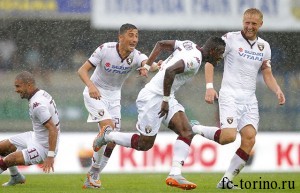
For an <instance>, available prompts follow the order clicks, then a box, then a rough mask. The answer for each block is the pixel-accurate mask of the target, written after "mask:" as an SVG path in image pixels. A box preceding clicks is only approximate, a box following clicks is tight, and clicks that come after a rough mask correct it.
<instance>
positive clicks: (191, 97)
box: [0, 0, 300, 169]
mask: <svg viewBox="0 0 300 193" xmlns="http://www.w3.org/2000/svg"><path fill="white" fill-rule="evenodd" d="M150 2H151V3H150ZM180 2H181V3H182V2H184V1H179V0H177V1H176V0H168V1H162V0H153V1H142V0H124V1H117V0H111V1H109V0H101V1H98V3H97V1H89V0H81V1H75V0H35V1H33V0H32V1H30V0H27V1H25V0H24V1H22V0H10V1H8V0H7V1H6V0H1V1H0V18H1V20H0V22H1V25H0V50H1V51H2V53H1V54H2V55H1V54H0V55H1V56H3V53H4V52H5V51H7V49H8V48H9V47H8V46H7V45H8V44H10V46H14V49H11V50H12V52H11V53H12V54H11V57H10V58H9V59H8V60H7V58H4V57H2V58H1V63H0V132H1V133H7V132H22V131H27V130H30V129H31V122H30V120H29V116H28V109H27V103H26V102H25V101H24V100H20V99H19V96H18V95H17V94H16V93H14V86H13V85H14V78H15V75H16V73H18V72H20V71H21V70H23V69H26V70H28V69H29V68H30V66H29V64H28V63H26V61H27V59H26V54H28V52H29V51H30V50H31V49H32V48H33V47H38V49H39V53H40V63H39V64H40V65H41V67H42V69H44V70H46V73H47V74H48V75H49V79H47V78H46V77H47V76H45V74H43V73H39V71H38V73H37V74H36V75H37V81H38V85H39V87H40V88H43V89H45V90H47V91H48V92H49V93H51V94H52V96H53V97H54V98H55V100H56V103H57V106H58V107H59V112H60V116H61V125H62V131H63V132H64V133H69V132H70V133H73V132H93V133H96V130H97V129H96V125H93V124H87V123H86V118H87V112H86V110H85V108H84V104H83V99H82V91H83V88H84V85H83V83H82V82H81V81H80V79H79V77H78V76H77V75H76V71H77V69H78V67H79V66H80V65H81V64H82V63H83V62H84V61H85V60H86V59H87V58H88V57H89V56H90V55H91V53H92V52H93V51H94V50H95V49H96V48H97V46H99V45H100V44H102V43H104V42H108V41H117V35H118V31H117V29H118V27H119V26H120V25H121V24H123V19H124V17H125V16H126V14H128V15H129V17H130V18H131V19H130V20H129V21H128V22H130V23H133V24H136V23H137V24H136V25H137V27H139V28H140V36H139V44H138V46H137V49H138V50H140V51H142V52H144V53H145V54H147V55H149V54H150V52H151V50H152V48H153V47H154V45H155V43H156V42H157V41H159V40H162V39H180V40H185V39H189V40H192V41H194V42H199V44H200V45H201V43H203V42H204V41H205V39H207V38H208V37H209V36H211V35H217V36H221V35H223V34H224V33H225V32H227V31H232V30H240V29H241V25H242V23H241V21H240V19H241V13H242V11H243V9H244V8H246V7H251V6H255V7H258V8H260V9H262V11H263V12H264V13H265V18H268V17H273V18H274V17H275V18H276V16H278V17H280V5H281V4H282V3H283V2H284V3H287V4H288V5H289V6H288V8H289V11H290V15H289V16H290V17H292V18H294V23H289V21H288V19H290V17H288V18H287V20H280V18H279V19H278V20H276V19H274V20H272V21H273V23H267V22H268V21H266V22H265V24H266V26H267V27H263V28H262V31H261V32H260V36H261V37H262V38H263V39H265V40H267V41H268V42H269V43H270V45H271V48H272V66H273V73H274V75H275V76H276V78H277V80H278V82H279V84H280V85H281V87H282V89H283V91H284V93H285V94H286V98H287V103H286V105H284V106H278V105H277V99H276V96H275V95H274V94H273V93H272V92H271V91H269V90H268V89H267V88H266V86H265V84H264V83H263V80H262V78H261V76H260V75H259V77H258V80H257V97H258V100H259V108H260V115H261V121H260V127H259V130H260V132H273V131H275V132H277V133H278V134H279V135H280V134H281V132H292V133H295V134H297V133H298V132H299V129H300V103H299V98H300V92H299V91H300V66H299V61H300V52H299V50H300V49H299V47H300V36H299V35H300V27H299V26H300V24H299V23H300V18H299V15H300V1H299V0H291V1H284V0H272V1H270V0H257V1H250V3H249V2H248V3H247V1H242V0H235V1H218V0H211V1H205V0H194V1H192V0H187V1H186V2H188V3H187V4H190V3H197V4H198V6H200V5H201V6H202V8H203V10H210V12H204V13H198V16H199V17H200V16H201V14H202V15H206V16H207V17H211V18H214V15H218V13H217V12H218V11H219V12H223V14H224V12H225V13H226V12H228V10H229V9H228V10H224V9H223V7H224V6H223V5H220V2H221V3H222V4H231V3H232V4H233V5H230V6H236V7H237V8H238V10H239V11H237V15H238V16H237V20H238V22H237V23H235V24H234V25H233V27H232V29H230V30H228V29H226V28H224V27H220V26H221V25H220V26H219V25H218V24H219V23H220V21H216V24H215V25H213V23H212V25H210V26H207V27H205V25H204V27H203V26H200V27H199V26H193V27H191V28H189V27H185V26H184V25H182V26H181V25H180V24H177V23H176V21H174V20H171V22H170V20H168V19H170V18H167V19H166V22H167V24H166V27H162V25H161V21H158V20H157V21H156V22H157V23H159V24H160V25H157V26H158V27H157V28H156V27H155V25H153V24H150V25H149V26H147V25H146V24H143V25H142V24H140V25H139V21H138V19H137V17H136V16H137V15H140V16H141V18H144V19H145V18H146V19H147V16H145V15H144V14H143V13H142V10H143V9H142V8H140V7H135V6H132V5H133V4H135V5H136V4H138V5H139V6H152V8H154V6H158V7H156V8H158V9H159V10H160V12H158V13H156V12H153V10H152V12H151V14H153V15H156V14H157V15H158V17H159V16H161V17H166V15H165V14H163V12H164V11H165V12H168V14H170V15H172V14H176V13H170V12H171V11H170V10H169V9H167V7H168V5H178V6H179V7H180V6H183V5H185V3H186V2H185V3H183V4H181V3H180ZM91 3H94V4H93V5H94V6H92V5H91ZM166 4H167V5H166ZM104 5H105V6H107V7H108V8H111V7H110V6H115V7H117V8H118V9H120V12H121V13H120V15H116V16H115V17H112V16H111V15H110V14H109V13H103V11H102V12H101V14H100V15H99V12H100V11H99V10H98V11H97V7H99V6H100V7H101V6H104ZM160 5H161V6H160ZM285 5H286V4H285ZM130 6H131V7H130ZM159 6H160V7H159ZM227 6H229V5H227ZM132 7H135V8H134V9H133V8H132ZM212 7H215V8H214V9H213V8H212ZM221 7H222V8H221ZM101 8H103V7H101ZM117 8H115V9H117ZM131 8H132V9H131ZM113 9H114V8H111V10H113ZM126 9H128V10H130V11H132V12H134V14H133V15H130V14H129V13H128V12H126V11H124V10H126ZM154 9H155V8H154ZM164 9H166V10H164ZM198 11H201V10H200V8H199V10H198ZM97 14H98V15H97ZM151 14H150V15H151ZM228 14H229V13H228ZM276 14H277V15H276ZM105 16H107V18H105ZM134 17H136V18H134ZM125 18H126V17H125ZM132 18H133V19H132ZM154 18H155V17H154ZM218 18H220V17H218ZM110 19H111V21H112V22H111V23H112V25H108V24H107V26H105V21H106V22H110ZM118 19H119V21H118ZM135 19H136V20H137V21H135ZM266 20H267V19H266ZM98 21H100V22H101V21H104V24H103V23H102V24H101V23H100V24H97V22H98ZM199 21H200V19H199ZM225 21H226V20H225ZM274 21H278V22H274ZM189 22H193V21H189ZM189 22H187V23H189ZM193 23H197V20H195V21H194V22H193ZM223 23H224V22H223ZM114 24H115V25H116V26H115V27H114V26H113V25H114ZM280 26H281V27H280ZM197 27H198V28H197ZM8 40H10V42H9V43H8ZM167 54H168V53H164V54H162V55H161V56H160V58H161V59H163V58H164V57H165V56H167ZM222 70H223V68H222V65H220V66H218V67H217V69H216V73H215V75H216V77H215V83H214V85H215V87H216V88H217V89H218V88H219V86H220V82H221V76H222ZM136 75H137V74H136ZM149 80H150V78H148V79H144V78H137V77H136V76H131V78H129V79H128V80H127V81H126V83H125V85H124V88H125V89H123V92H122V95H123V98H122V101H121V102H122V129H123V130H125V131H135V129H134V126H135V121H136V115H137V113H136V108H135V98H136V96H137V94H138V92H139V90H140V89H141V88H142V87H143V85H144V84H145V83H146V82H147V81H149ZM204 94H205V84H204V72H203V68H201V70H200V72H199V73H198V75H197V77H196V78H195V79H193V80H192V82H190V83H188V84H187V85H186V86H183V87H182V88H181V90H180V91H179V92H178V95H177V98H178V100H179V101H180V102H181V103H182V104H183V105H184V106H185V108H186V112H187V115H188V116H189V118H190V119H198V120H199V121H200V122H201V123H203V124H207V125H217V124H218V111H217V103H216V104H215V105H208V104H206V103H205V102H204ZM161 131H168V130H167V129H166V128H165V127H163V126H162V128H161ZM299 147H300V146H299ZM299 151H300V148H299ZM299 155H300V154H299ZM299 155H298V156H299ZM299 160H300V159H299ZM299 163H300V162H299ZM299 165H300V164H298V165H297V167H298V169H299Z"/></svg>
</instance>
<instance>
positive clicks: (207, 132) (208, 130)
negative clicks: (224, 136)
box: [192, 125, 220, 140]
mask: <svg viewBox="0 0 300 193" xmlns="http://www.w3.org/2000/svg"><path fill="white" fill-rule="evenodd" d="M192 129H193V132H194V133H196V134H199V135H202V136H203V137H205V138H207V139H210V140H214V137H215V133H216V131H218V130H219V129H220V128H218V127H210V126H205V125H194V126H193V127H192Z"/></svg>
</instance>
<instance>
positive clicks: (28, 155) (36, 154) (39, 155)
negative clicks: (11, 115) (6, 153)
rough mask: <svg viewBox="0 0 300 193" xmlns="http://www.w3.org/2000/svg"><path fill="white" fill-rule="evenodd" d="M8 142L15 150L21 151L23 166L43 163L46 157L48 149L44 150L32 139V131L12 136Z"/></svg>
mask: <svg viewBox="0 0 300 193" xmlns="http://www.w3.org/2000/svg"><path fill="white" fill-rule="evenodd" d="M9 141H10V142H11V143H12V144H14V145H15V146H16V147H17V150H19V151H22V153H23V157H24V160H25V165H33V164H40V163H43V161H44V160H45V158H46V157H47V153H48V148H45V147H44V146H42V145H41V144H39V143H38V142H37V141H36V140H35V139H34V132H33V131H28V132H25V133H20V134H17V135H14V136H12V137H11V138H9ZM56 153H57V152H56Z"/></svg>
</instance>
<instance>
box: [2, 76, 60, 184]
mask: <svg viewBox="0 0 300 193" xmlns="http://www.w3.org/2000/svg"><path fill="white" fill-rule="evenodd" d="M15 91H16V92H17V93H19V95H20V97H21V98H22V99H27V100H28V102H29V115H30V118H31V120H32V126H33V131H28V132H24V133H21V134H17V135H14V136H12V137H10V138H9V139H5V140H2V141H1V142H0V155H1V157H2V158H0V173H2V172H4V171H5V170H6V169H7V168H9V170H10V173H11V179H10V181H9V182H6V183H4V184H3V185H2V186H12V185H16V184H22V183H24V182H25V177H24V176H23V175H22V174H20V173H19V171H18V169H17V167H16V166H18V165H33V164H40V163H43V165H42V167H43V171H44V172H45V173H49V172H50V171H51V170H52V171H53V172H54V158H55V155H56V153H57V151H58V142H59V134H60V126H59V118H58V112H57V109H56V105H55V101H54V99H53V98H52V96H51V95H50V94H48V93H47V92H46V91H44V90H40V89H38V88H37V87H36V84H35V79H34V77H33V75H32V74H31V73H29V72H27V71H23V72H21V73H20V74H18V75H17V76H16V78H15Z"/></svg>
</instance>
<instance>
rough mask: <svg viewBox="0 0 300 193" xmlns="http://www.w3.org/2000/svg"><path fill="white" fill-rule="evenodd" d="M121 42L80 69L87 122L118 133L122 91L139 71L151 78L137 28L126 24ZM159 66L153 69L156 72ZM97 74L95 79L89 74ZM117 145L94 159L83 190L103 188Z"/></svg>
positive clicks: (100, 51)
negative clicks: (102, 178)
mask: <svg viewBox="0 0 300 193" xmlns="http://www.w3.org/2000/svg"><path fill="white" fill-rule="evenodd" d="M118 39H119V41H118V42H107V43H104V44H102V45H100V46H99V47H98V48H97V49H96V50H95V52H94V53H93V54H92V55H91V57H90V58H89V59H88V60H87V61H86V62H85V63H84V64H83V65H82V66H81V67H80V68H79V70H78V75H79V77H80V78H81V80H82V81H83V82H84V83H85V85H86V87H85V89H84V91H83V98H84V104H85V107H86V109H87V111H88V113H89V116H88V120H87V122H94V123H98V127H99V130H100V128H102V127H103V126H105V125H110V126H111V127H112V128H114V129H115V130H116V131H119V130H120V127H121V104H120V100H121V88H122V85H123V83H124V81H125V80H126V79H127V78H128V77H129V75H130V74H131V73H132V72H133V71H135V70H139V73H140V75H141V76H146V77H147V74H148V70H149V68H147V69H146V68H144V67H143V66H144V64H145V63H146V60H147V59H148V57H147V56H146V55H145V54H142V53H141V52H139V51H138V50H136V49H135V48H136V46H137V44H138V40H139V33H138V29H137V27H136V26H134V25H132V24H128V23H127V24H123V25H122V26H121V27H120V30H119V36H118ZM158 67H159V64H158V65H157V64H156V63H155V65H153V66H152V67H151V69H150V70H151V71H156V70H157V69H158ZM91 70H94V72H93V74H92V76H91V77H90V76H89V71H91ZM114 147H115V144H113V143H109V144H107V146H106V147H103V148H102V150H101V151H97V152H95V153H94V155H93V164H92V166H91V168H90V170H89V172H88V173H87V178H86V181H85V182H84V185H83V188H99V187H101V181H100V176H99V174H100V172H101V171H102V170H103V168H104V167H105V166H106V164H107V162H108V160H109V158H110V156H111V154H112V151H113V149H114Z"/></svg>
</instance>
